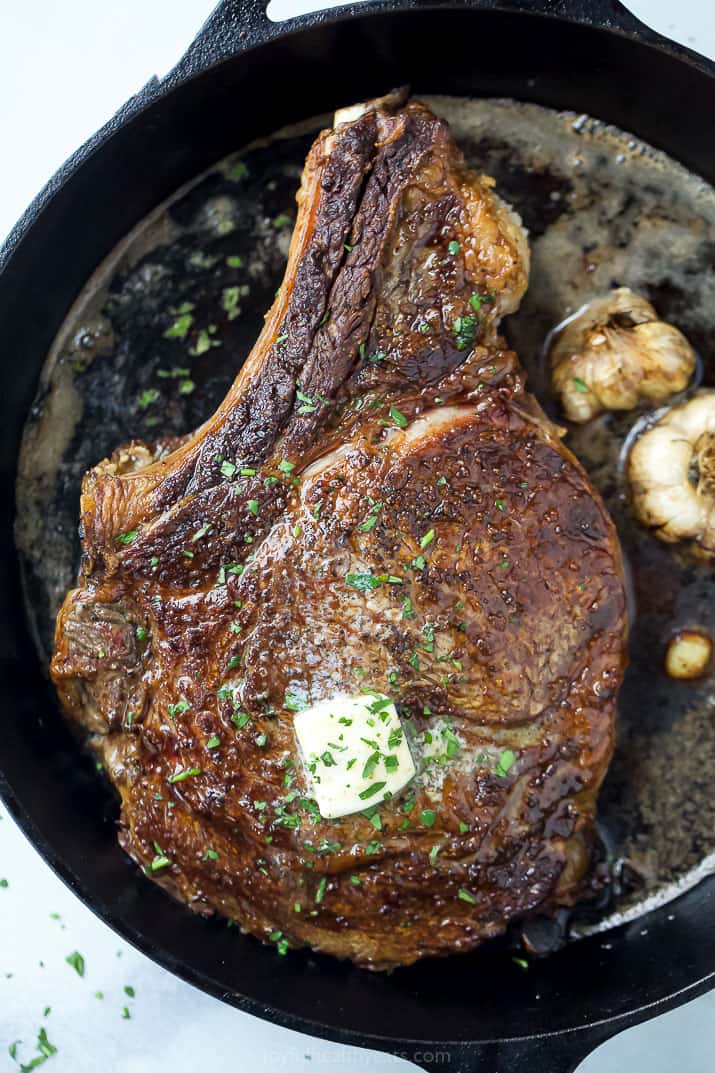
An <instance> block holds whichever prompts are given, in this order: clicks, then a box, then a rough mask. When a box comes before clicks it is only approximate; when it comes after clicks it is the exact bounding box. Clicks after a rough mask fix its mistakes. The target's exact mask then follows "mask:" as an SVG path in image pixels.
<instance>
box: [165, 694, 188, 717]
mask: <svg viewBox="0 0 715 1073" xmlns="http://www.w3.org/2000/svg"><path fill="white" fill-rule="evenodd" d="M190 708H191V705H190V704H189V702H188V700H186V698H185V697H182V698H181V700H177V702H176V704H170V705H169V706H168V709H167V710H168V712H169V716H170V718H171V719H173V718H174V716H175V715H183V713H184V712H188V711H189V709H190Z"/></svg>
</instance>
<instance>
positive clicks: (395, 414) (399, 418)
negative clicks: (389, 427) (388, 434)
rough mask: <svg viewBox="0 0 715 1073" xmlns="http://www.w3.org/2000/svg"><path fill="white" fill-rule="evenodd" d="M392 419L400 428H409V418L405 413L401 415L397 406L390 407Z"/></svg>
mask: <svg viewBox="0 0 715 1073" xmlns="http://www.w3.org/2000/svg"><path fill="white" fill-rule="evenodd" d="M390 417H391V418H392V420H393V421H394V422H395V424H396V425H397V427H398V428H407V418H406V417H405V415H404V414H403V413H400V411H399V410H398V409H397V407H396V406H391V407H390Z"/></svg>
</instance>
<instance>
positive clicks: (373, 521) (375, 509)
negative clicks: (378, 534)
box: [358, 503, 382, 533]
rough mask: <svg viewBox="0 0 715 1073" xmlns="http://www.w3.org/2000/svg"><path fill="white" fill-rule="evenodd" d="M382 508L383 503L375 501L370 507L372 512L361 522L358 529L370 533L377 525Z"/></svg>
mask: <svg viewBox="0 0 715 1073" xmlns="http://www.w3.org/2000/svg"><path fill="white" fill-rule="evenodd" d="M381 510H382V503H374V504H373V506H372V507H371V509H370V513H369V514H368V516H367V518H366V519H365V521H364V522H361V523H360V525H359V526H358V529H359V531H360V532H361V533H369V532H370V530H371V529H374V527H375V526H376V525H377V516H378V514H379V513H380V511H381Z"/></svg>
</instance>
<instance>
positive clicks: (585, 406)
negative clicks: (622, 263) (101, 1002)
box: [549, 287, 695, 424]
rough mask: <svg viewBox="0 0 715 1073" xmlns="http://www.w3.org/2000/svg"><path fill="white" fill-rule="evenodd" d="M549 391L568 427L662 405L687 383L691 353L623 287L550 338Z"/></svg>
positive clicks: (681, 339)
mask: <svg viewBox="0 0 715 1073" xmlns="http://www.w3.org/2000/svg"><path fill="white" fill-rule="evenodd" d="M549 365H550V370H551V386H552V389H553V391H554V393H555V394H556V395H557V396H558V397H559V398H560V400H561V405H562V406H563V410H564V413H565V415H566V417H568V419H569V420H570V421H575V422H577V423H579V424H582V423H583V422H585V421H590V420H591V418H592V417H596V415H597V414H600V413H602V412H603V411H604V410H632V409H633V407H635V406H637V405H638V403H639V402H644V401H650V402H664V401H665V400H666V399H668V398H669V397H670V396H671V395H673V394H674V393H675V392H676V391H682V389H683V388H684V387H685V386H686V384H687V383H688V381H689V379H690V377H691V376H692V374H693V370H694V369H695V352H694V351H693V348H692V347H691V346H690V343H689V342H688V340H687V339H686V338H685V336H684V335H683V334H682V332H680V331H679V330H678V329H677V328H674V327H673V325H672V324H667V323H666V322H665V321H663V320H659V319H658V314H657V313H656V311H655V309H654V308H653V306H652V305H651V304H650V302H647V301H646V299H645V298H643V297H642V296H641V295H639V294H635V292H634V291H631V290H629V289H628V288H627V287H619V288H618V289H617V290H613V291H611V292H610V293H609V294H607V295H604V296H603V297H600V298H594V299H593V300H592V301H591V302H589V303H588V305H586V306H584V308H583V309H582V310H581V312H580V313H578V315H577V316H575V317H574V318H573V320H570V321H567V322H566V323H565V324H564V326H563V328H562V329H561V330H560V331H559V332H558V333H557V334H556V335H555V336H554V339H553V342H552V344H551V348H550V351H549Z"/></svg>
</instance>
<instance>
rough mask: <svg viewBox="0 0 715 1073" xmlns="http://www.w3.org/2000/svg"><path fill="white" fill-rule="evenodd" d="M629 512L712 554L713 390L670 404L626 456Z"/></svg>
mask: <svg viewBox="0 0 715 1073" xmlns="http://www.w3.org/2000/svg"><path fill="white" fill-rule="evenodd" d="M627 471H628V479H629V481H630V485H631V493H632V496H633V506H634V509H635V512H636V514H637V516H638V518H639V519H640V521H641V522H643V524H644V525H647V526H648V527H649V528H651V529H653V530H654V532H655V535H656V536H657V537H659V538H660V539H661V540H665V541H667V542H668V543H670V544H673V543H676V542H677V541H680V540H688V541H691V542H692V543H693V545H694V547H695V548H696V549H697V550H699V551H700V552H701V553H704V554H706V555H708V556H711V555H715V390H707V391H702V392H700V393H699V394H697V395H695V397H694V398H692V399H690V401H689V402H686V403H683V404H682V405H680V406H674V407H673V409H671V410H668V412H667V413H665V414H664V415H663V416H662V417H661V418H659V419H658V420H657V421H656V422H655V423H654V424H653V425H651V427H650V428H648V429H646V431H645V432H643V433H641V435H640V436H639V437H638V439H637V440H636V442H635V444H634V446H633V447H632V448H631V451H630V454H629V456H628V465H627Z"/></svg>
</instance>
